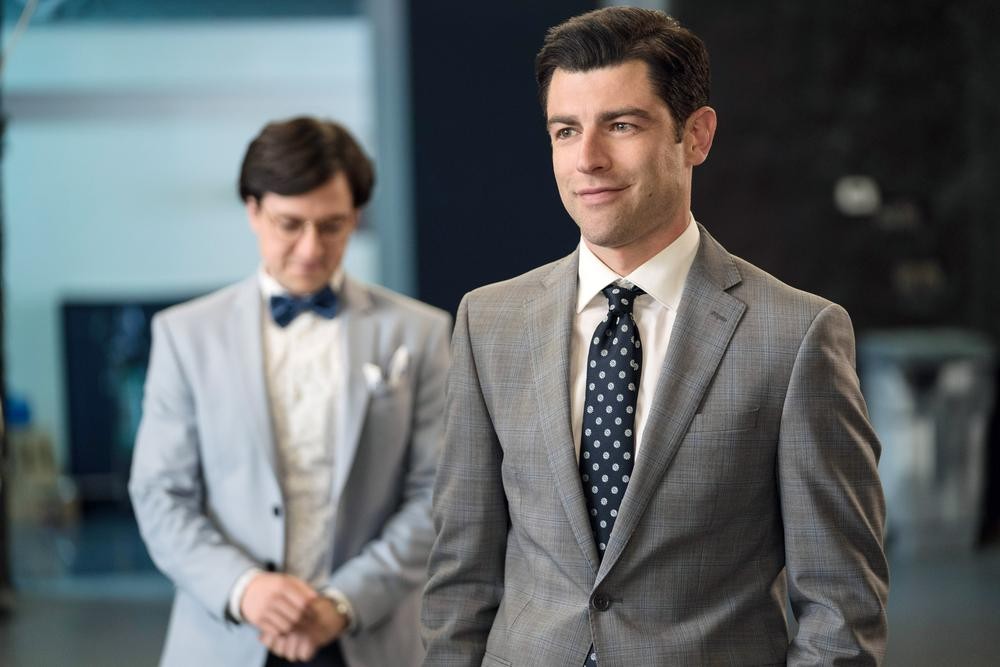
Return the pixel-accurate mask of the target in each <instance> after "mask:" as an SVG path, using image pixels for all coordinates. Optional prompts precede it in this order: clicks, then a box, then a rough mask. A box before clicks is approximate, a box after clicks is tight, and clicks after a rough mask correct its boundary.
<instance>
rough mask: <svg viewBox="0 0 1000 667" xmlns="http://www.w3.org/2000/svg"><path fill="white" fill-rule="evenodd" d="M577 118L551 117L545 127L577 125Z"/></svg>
mask: <svg viewBox="0 0 1000 667" xmlns="http://www.w3.org/2000/svg"><path fill="white" fill-rule="evenodd" d="M578 122H579V121H577V119H576V116H549V117H548V119H546V121H545V127H552V126H553V125H576V124H578Z"/></svg>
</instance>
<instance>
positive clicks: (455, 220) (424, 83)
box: [410, 0, 595, 311]
mask: <svg viewBox="0 0 1000 667" xmlns="http://www.w3.org/2000/svg"><path fill="white" fill-rule="evenodd" d="M594 6H595V5H594V3H586V2H579V1H575V2H574V1H568V0H553V1H551V2H539V3H485V4H483V3H468V2H457V1H456V0H447V1H443V2H433V3H424V2H412V3H410V11H411V24H410V30H411V34H410V40H411V41H410V44H411V54H412V59H411V63H412V65H411V66H412V71H411V86H412V104H413V142H414V160H415V163H414V164H415V167H414V174H415V176H414V181H415V201H416V204H415V208H416V228H417V229H416V232H417V258H418V260H417V273H418V276H419V277H418V293H419V295H420V298H421V299H423V300H425V301H427V302H429V303H432V304H434V305H437V306H440V307H442V308H445V309H447V310H451V311H454V310H455V309H456V308H457V307H458V302H459V300H460V299H461V297H462V295H463V294H464V293H465V292H467V291H469V290H471V289H473V288H475V287H478V286H480V285H483V284H486V283H489V282H494V281H497V280H502V279H505V278H510V277H512V276H515V275H517V274H519V273H523V272H524V271H527V270H529V269H531V268H533V267H535V266H538V265H539V264H543V263H545V262H548V261H551V260H553V259H557V258H558V257H561V256H562V255H564V254H566V253H568V252H569V251H571V250H572V249H573V247H574V245H575V243H576V242H577V240H578V239H579V232H578V231H577V229H576V226H575V225H574V223H573V221H572V220H571V219H570V218H569V216H568V215H567V214H566V212H565V210H564V209H563V207H562V204H561V202H560V201H559V195H558V193H557V191H556V185H555V181H554V179H553V176H552V167H551V158H550V154H549V145H548V140H547V138H546V134H545V128H544V125H543V121H542V112H541V109H540V107H539V105H538V102H537V96H536V90H535V83H534V58H535V54H536V53H537V52H538V50H539V49H540V48H541V45H542V40H543V39H544V37H545V32H546V30H547V29H548V28H549V27H550V26H553V25H555V24H557V23H559V22H561V21H563V20H565V19H566V18H569V17H570V16H573V15H575V14H579V13H582V12H584V11H588V10H590V9H593V8H594Z"/></svg>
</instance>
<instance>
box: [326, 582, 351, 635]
mask: <svg viewBox="0 0 1000 667" xmlns="http://www.w3.org/2000/svg"><path fill="white" fill-rule="evenodd" d="M323 595H325V596H326V597H328V598H330V599H331V600H333V601H334V602H335V603H336V604H337V606H338V607H340V608H341V609H342V610H343V613H344V616H346V617H347V632H348V633H353V632H354V631H355V630H356V629H357V625H358V624H357V618H356V617H355V615H354V605H352V604H351V601H350V600H348V599H347V596H346V595H344V594H343V593H342V592H340V591H339V590H337V589H336V588H324V589H323Z"/></svg>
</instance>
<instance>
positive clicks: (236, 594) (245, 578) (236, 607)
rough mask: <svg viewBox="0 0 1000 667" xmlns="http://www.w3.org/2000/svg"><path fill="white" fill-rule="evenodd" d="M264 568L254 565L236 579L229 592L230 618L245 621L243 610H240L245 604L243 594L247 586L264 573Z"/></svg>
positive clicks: (239, 621) (238, 621) (240, 621)
mask: <svg viewBox="0 0 1000 667" xmlns="http://www.w3.org/2000/svg"><path fill="white" fill-rule="evenodd" d="M263 572H264V570H261V569H260V568H256V567H252V568H250V569H249V570H247V571H246V572H244V573H243V574H242V575H240V578H239V579H237V580H236V583H235V584H233V589H232V590H231V591H230V592H229V608H228V609H227V611H228V612H229V616H230V618H232V619H233V620H234V621H236V622H237V623H242V622H243V621H244V618H243V612H242V611H240V606H241V605H242V604H243V594H244V593H246V592H247V586H249V585H250V582H251V581H252V580H253V578H254V577H256V576H257V575H258V574H262V573H263Z"/></svg>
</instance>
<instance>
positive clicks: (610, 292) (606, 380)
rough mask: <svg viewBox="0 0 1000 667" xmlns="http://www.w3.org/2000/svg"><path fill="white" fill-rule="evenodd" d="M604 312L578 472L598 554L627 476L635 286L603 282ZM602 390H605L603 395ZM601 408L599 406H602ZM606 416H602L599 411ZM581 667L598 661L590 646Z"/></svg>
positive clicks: (636, 364)
mask: <svg viewBox="0 0 1000 667" xmlns="http://www.w3.org/2000/svg"><path fill="white" fill-rule="evenodd" d="M603 292H604V296H606V297H607V299H608V314H607V315H606V316H605V317H604V320H603V321H602V322H601V323H600V324H598V325H597V330H596V331H595V332H594V337H593V339H592V343H591V346H590V352H589V353H588V363H587V383H586V386H587V393H586V398H585V399H584V406H585V409H584V415H583V435H582V436H581V439H580V440H581V442H580V477H581V479H582V480H583V492H584V496H585V497H586V499H587V510H588V512H587V513H588V515H589V516H590V527H591V529H592V530H593V531H594V539H595V541H596V543H597V555H598V558H603V557H604V552H605V550H606V549H607V545H608V542H609V540H610V538H611V530H612V528H614V525H615V518H616V517H617V516H618V508H619V506H620V505H621V501H622V497H623V496H624V495H625V487H626V486H627V485H628V480H629V478H630V477H631V475H632V452H633V451H634V445H635V443H634V442H633V440H632V427H633V425H634V423H635V403H636V397H637V396H638V391H637V388H638V386H639V376H640V374H641V372H642V349H641V345H640V342H639V330H638V328H636V325H635V320H634V319H632V305H633V304H634V303H635V298H636V297H637V296H639V295H640V294H644V293H645V292H643V291H642V290H641V289H639V288H638V287H632V288H625V287H618V286H616V285H614V284H612V285H609V286H608V287H605V288H604V290H603ZM605 392H607V394H606V395H605ZM602 408H603V409H602ZM595 415H605V416H607V419H606V420H605V419H604V418H603V417H601V416H595ZM584 665H585V667H596V666H597V652H596V650H595V649H594V647H593V646H591V647H590V650H589V651H588V652H587V659H586V661H585V663H584Z"/></svg>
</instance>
